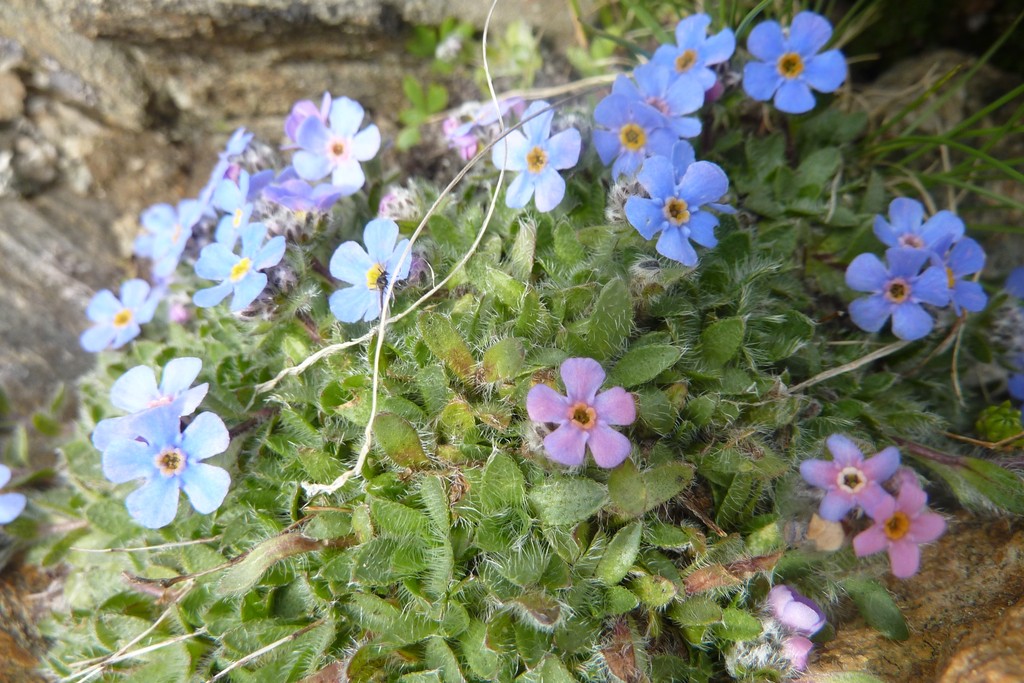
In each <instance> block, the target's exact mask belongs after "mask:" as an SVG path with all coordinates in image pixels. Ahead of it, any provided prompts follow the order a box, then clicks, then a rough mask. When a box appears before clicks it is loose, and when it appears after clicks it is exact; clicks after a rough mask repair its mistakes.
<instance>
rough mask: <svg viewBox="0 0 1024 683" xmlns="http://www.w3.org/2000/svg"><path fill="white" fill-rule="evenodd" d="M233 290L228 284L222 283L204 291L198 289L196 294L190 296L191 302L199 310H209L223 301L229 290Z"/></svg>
mask: <svg viewBox="0 0 1024 683" xmlns="http://www.w3.org/2000/svg"><path fill="white" fill-rule="evenodd" d="M232 289H234V288H233V287H232V286H231V283H230V282H227V281H225V282H222V283H220V284H219V285H217V286H215V287H207V288H206V289H200V290H199V291H198V292H196V293H195V294H193V295H192V302H193V303H194V304H195V305H196V306H199V307H200V308H209V307H211V306H216V305H217V304H219V303H220V302H221V301H223V300H224V297H226V296H227V295H228V294H230V293H231V290H232Z"/></svg>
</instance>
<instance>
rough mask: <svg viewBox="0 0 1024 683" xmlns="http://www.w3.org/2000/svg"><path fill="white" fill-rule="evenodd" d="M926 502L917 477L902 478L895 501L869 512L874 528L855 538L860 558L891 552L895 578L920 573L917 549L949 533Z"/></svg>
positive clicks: (854, 548) (918, 551)
mask: <svg viewBox="0 0 1024 683" xmlns="http://www.w3.org/2000/svg"><path fill="white" fill-rule="evenodd" d="M927 502H928V494H926V493H925V492H924V491H923V490H921V487H920V485H919V484H918V483H917V479H916V477H913V476H910V477H903V478H902V485H901V486H900V491H899V493H898V494H897V495H896V498H895V499H894V498H892V497H891V496H890V497H888V498H887V499H886V500H884V501H882V503H881V504H880V505H879V506H878V507H877V508H875V510H874V511H868V514H869V515H871V519H873V520H874V521H875V524H874V525H873V526H872V527H870V528H869V529H866V530H864V531H862V532H860V533H859V534H857V535H856V536H855V537H854V539H853V550H854V552H855V553H856V554H857V557H864V556H865V555H873V554H874V553H877V552H881V551H882V550H888V551H889V562H890V564H891V566H892V573H893V576H896V577H898V578H901V579H905V578H907V577H909V576H913V575H914V574H915V573H917V568H918V566H919V565H920V562H921V549H920V548H919V547H918V546H919V545H920V544H922V543H929V542H931V541H934V540H935V539H937V538H938V537H939V536H941V535H942V532H943V531H945V530H946V520H944V519H943V518H942V517H941V516H940V515H937V514H935V513H934V512H931V511H929V510H928V509H927V508H926V507H925V504H926V503H927Z"/></svg>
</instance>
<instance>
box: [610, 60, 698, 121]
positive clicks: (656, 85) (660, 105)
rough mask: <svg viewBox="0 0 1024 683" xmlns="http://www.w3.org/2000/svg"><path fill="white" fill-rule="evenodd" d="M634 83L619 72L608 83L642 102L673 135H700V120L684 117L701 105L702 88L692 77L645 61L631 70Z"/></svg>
mask: <svg viewBox="0 0 1024 683" xmlns="http://www.w3.org/2000/svg"><path fill="white" fill-rule="evenodd" d="M633 78H634V79H636V83H635V84H634V83H633V81H631V80H630V79H629V78H627V77H626V76H625V75H624V74H619V76H618V77H617V78H616V79H615V83H614V84H613V85H612V93H613V94H616V95H624V96H625V97H628V98H630V99H633V100H637V101H639V102H643V103H644V104H646V105H648V106H650V107H651V108H652V109H654V110H655V111H657V112H658V113H659V114H660V115H661V116H662V118H663V122H662V127H664V128H668V129H670V130H671V131H672V132H673V133H675V134H676V136H677V137H681V138H693V137H697V136H698V135H700V131H701V123H700V119H698V118H697V117H695V116H688V114H692V113H693V112H695V111H697V110H698V109H700V108H701V105H703V104H704V89H703V88H702V87H701V85H700V83H699V82H698V81H697V80H696V79H694V78H684V77H680V76H677V75H676V74H675V73H674V72H673V71H672V70H670V69H669V68H668V67H665V66H662V65H661V64H655V63H653V62H649V63H647V64H644V65H642V66H638V67H637V68H636V69H634V70H633Z"/></svg>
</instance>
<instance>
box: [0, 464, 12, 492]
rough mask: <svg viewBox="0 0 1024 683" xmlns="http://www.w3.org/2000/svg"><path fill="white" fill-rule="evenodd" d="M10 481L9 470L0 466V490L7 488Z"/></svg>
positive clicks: (5, 466) (4, 466)
mask: <svg viewBox="0 0 1024 683" xmlns="http://www.w3.org/2000/svg"><path fill="white" fill-rule="evenodd" d="M10 480H11V468H10V467H8V466H7V465H0V489H2V488H3V487H5V486H7V482H9V481H10Z"/></svg>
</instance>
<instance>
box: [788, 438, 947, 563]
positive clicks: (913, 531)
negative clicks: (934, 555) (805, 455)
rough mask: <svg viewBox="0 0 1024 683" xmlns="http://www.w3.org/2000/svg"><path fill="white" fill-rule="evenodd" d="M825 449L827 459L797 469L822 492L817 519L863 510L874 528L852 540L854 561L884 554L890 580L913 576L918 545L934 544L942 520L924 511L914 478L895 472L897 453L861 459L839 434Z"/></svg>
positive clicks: (923, 499) (924, 500)
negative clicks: (892, 489)
mask: <svg viewBox="0 0 1024 683" xmlns="http://www.w3.org/2000/svg"><path fill="white" fill-rule="evenodd" d="M825 444H826V446H827V447H828V450H829V451H830V452H831V453H832V460H830V461H829V460H807V461H805V462H803V463H802V464H801V465H800V474H801V475H803V478H804V480H805V481H807V483H809V484H811V485H812V486H817V487H818V488H822V489H825V491H826V493H825V497H824V498H823V499H822V501H821V507H820V509H819V511H818V514H819V515H821V517H822V518H824V519H826V520H829V521H833V522H837V521H839V520H840V519H842V518H843V517H844V516H845V515H846V514H847V513H849V512H850V511H851V510H853V509H854V508H857V507H859V508H860V509H862V510H864V512H865V513H866V514H867V515H868V517H870V518H871V519H872V520H874V522H875V523H874V525H873V526H871V527H870V528H868V529H866V530H865V531H862V532H861V533H859V534H858V535H857V536H856V537H854V539H853V548H854V552H856V554H857V556H858V557H862V556H864V555H871V554H874V553H877V552H880V551H882V550H888V552H889V560H890V563H891V565H892V573H893V575H895V576H897V577H899V578H901V579H902V578H907V577H909V576H912V575H914V574H915V573H916V572H917V568H918V565H919V563H920V560H921V550H920V548H919V547H918V546H919V545H920V544H922V543H929V542H931V541H934V540H935V539H937V538H938V537H939V536H941V535H942V532H943V531H944V530H945V528H946V523H945V520H943V518H942V517H941V516H939V515H937V514H936V513H934V512H930V511H928V510H927V508H926V507H925V504H926V503H927V501H928V496H927V494H926V493H925V492H924V491H923V490H922V489H921V486H920V484H919V483H918V481H917V477H916V475H914V474H913V472H911V471H910V470H907V469H902V470H900V469H899V467H900V454H899V451H898V450H897V449H896V448H895V447H894V446H889V447H888V448H885V449H883V450H882V451H881V452H879V453H877V454H875V455H874V456H872V457H871V458H868V459H867V460H865V459H864V454H863V453H862V452H861V450H860V448H858V447H857V444H855V443H854V442H853V441H852V440H851V439H850V438H849V437H847V436H844V435H843V434H833V435H832V436H830V437H829V438H828V439H827V440H826V442H825ZM897 470H899V471H898V472H897ZM889 480H895V481H896V483H897V485H898V486H899V492H898V493H897V495H896V497H895V498H894V497H893V496H892V495H890V494H889V493H888V492H887V491H886V490H885V489H884V488H883V484H885V483H886V482H887V481H889Z"/></svg>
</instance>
